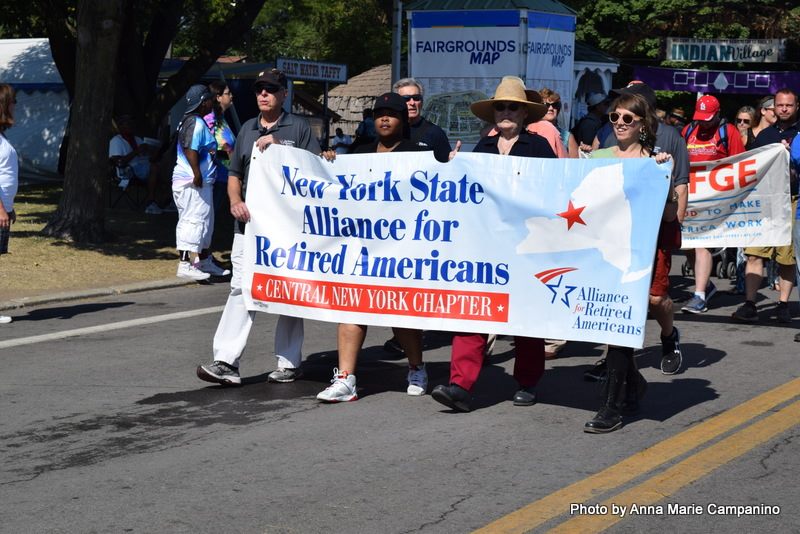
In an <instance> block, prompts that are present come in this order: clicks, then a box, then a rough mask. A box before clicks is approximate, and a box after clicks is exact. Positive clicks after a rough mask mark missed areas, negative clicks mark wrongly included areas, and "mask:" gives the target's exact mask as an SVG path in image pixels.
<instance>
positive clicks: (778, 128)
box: [733, 88, 800, 323]
mask: <svg viewBox="0 0 800 534" xmlns="http://www.w3.org/2000/svg"><path fill="white" fill-rule="evenodd" d="M773 104H774V108H775V116H776V117H777V120H776V121H775V124H773V125H772V126H768V127H766V128H764V129H763V130H761V131H760V132H759V134H758V135H757V136H756V140H755V143H753V148H758V147H762V146H766V145H769V144H772V143H782V144H783V145H784V146H786V147H787V149H788V148H789V147H790V145H791V143H792V142H793V140H794V138H795V137H796V136H797V133H798V127H799V126H800V125H798V120H797V117H798V102H797V93H795V92H794V91H793V90H791V89H788V88H784V89H781V90H780V91H778V92H777V93H775V98H774V101H773ZM789 189H790V194H791V199H792V200H791V202H792V213H796V210H797V196H798V176H797V173H796V172H791V173H790V182H789ZM793 221H794V219H793ZM744 253H745V256H746V257H747V264H746V265H745V281H744V282H745V302H744V304H742V305H741V306H739V308H737V309H736V311H735V312H733V320H734V321H738V322H745V323H755V322H757V321H758V310H757V308H756V294H757V293H758V288H759V287H761V282H762V280H763V271H764V260H769V259H775V261H776V262H777V263H778V274H780V282H779V284H780V291H779V295H778V305H777V306H776V307H775V315H776V318H777V320H778V322H780V323H791V322H792V315H791V312H790V310H789V296H790V295H791V293H792V288H793V287H794V279H795V271H796V266H795V265H796V264H795V258H794V251H793V250H792V245H791V243H789V244H786V245H784V246H780V247H748V248H746V249H744Z"/></svg>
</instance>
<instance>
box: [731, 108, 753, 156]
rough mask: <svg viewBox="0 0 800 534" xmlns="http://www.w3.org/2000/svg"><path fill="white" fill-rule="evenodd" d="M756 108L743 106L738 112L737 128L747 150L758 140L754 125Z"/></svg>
mask: <svg viewBox="0 0 800 534" xmlns="http://www.w3.org/2000/svg"><path fill="white" fill-rule="evenodd" d="M756 121H757V119H756V108H754V107H753V106H742V107H740V108H739V111H737V112H736V129H737V130H739V137H741V139H742V145H744V149H745V150H750V149H751V148H752V147H753V143H754V142H755V140H756V136H755V134H754V133H753V127H754V126H755V125H756Z"/></svg>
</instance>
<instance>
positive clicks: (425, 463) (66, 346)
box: [0, 282, 800, 534]
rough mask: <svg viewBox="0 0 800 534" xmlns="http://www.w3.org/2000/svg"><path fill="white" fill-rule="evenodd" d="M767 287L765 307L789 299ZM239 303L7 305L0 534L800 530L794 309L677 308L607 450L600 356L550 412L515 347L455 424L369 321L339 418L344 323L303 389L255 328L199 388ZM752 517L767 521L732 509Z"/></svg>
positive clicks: (575, 355)
mask: <svg viewBox="0 0 800 534" xmlns="http://www.w3.org/2000/svg"><path fill="white" fill-rule="evenodd" d="M720 285H721V286H722V287H727V282H723V283H722V284H720ZM761 293H762V295H763V296H764V297H765V300H764V301H763V303H762V305H763V306H764V308H765V309H768V308H769V307H771V305H770V304H769V299H771V298H774V297H775V293H774V292H772V291H769V290H766V289H764V290H762V292H761ZM676 294H678V295H683V296H685V295H686V293H685V291H684V290H683V289H682V286H681V282H679V283H678V288H677V291H676ZM226 295H227V287H226V286H225V284H218V285H212V286H199V285H198V286H188V287H182V288H174V289H165V290H160V291H153V292H147V293H138V294H128V295H121V296H116V297H104V298H98V299H94V300H89V301H80V302H67V303H61V304H51V305H47V306H43V307H41V308H33V309H21V310H16V311H12V312H11V315H13V316H14V319H15V321H14V322H13V323H11V324H10V325H2V326H0V358H1V359H2V362H3V371H4V372H3V375H2V377H0V400H1V402H2V404H0V450H2V458H3V462H2V468H1V469H0V499H1V500H2V503H3V504H2V506H0V531H2V532H10V533H11V532H13V533H26V532H36V533H38V532H65V533H66V532H69V533H77V532H142V533H149V532H170V533H178V532H248V533H250V532H253V533H256V532H279V533H295V532H297V533H306V532H326V533H328V532H330V533H339V532H341V533H349V534H352V533H362V532H363V533H375V532H381V533H386V534H388V533H402V532H429V533H441V532H444V533H449V532H453V533H460V532H469V531H473V530H476V529H481V528H484V527H485V531H487V532H513V531H519V532H524V531H535V532H543V531H546V530H550V529H554V530H555V531H561V532H593V531H601V530H604V529H607V531H608V532H615V533H616V532H703V533H707V532H733V531H740V532H770V533H773V534H777V533H784V532H786V533H788V532H800V512H799V511H798V503H800V489H799V488H798V485H797V483H796V481H797V476H798V473H800V471H799V470H798V467H799V466H800V454H798V441H800V440H798V433H800V408H799V406H800V379H798V375H799V374H800V373H799V371H800V363H798V362H799V360H798V352H800V351H798V349H799V348H800V344H797V343H794V342H793V336H794V334H795V333H796V332H797V330H798V328H800V318H798V317H797V315H798V314H797V310H794V311H795V319H794V322H793V324H792V325H789V326H787V325H778V324H776V323H774V321H772V320H770V319H768V318H767V317H766V312H765V319H764V320H763V321H762V324H760V325H757V326H749V325H738V324H733V323H731V322H730V320H729V319H728V317H729V316H730V313H731V312H732V311H733V309H734V307H735V304H737V303H738V300H739V298H738V297H734V296H731V295H726V294H720V295H718V296H717V297H715V299H714V301H712V309H710V310H709V312H708V313H707V314H705V315H702V316H686V315H681V314H678V316H677V320H678V322H677V324H678V326H679V327H680V328H681V331H682V337H683V347H684V355H685V362H686V366H685V368H684V370H683V371H682V372H681V373H680V374H677V375H674V376H665V375H662V374H661V372H660V371H659V369H658V364H659V361H660V347H659V343H658V329H657V328H656V327H655V323H653V322H652V321H650V322H648V329H647V342H646V346H645V348H644V349H643V350H641V351H638V352H637V360H638V362H639V365H640V367H641V368H642V370H643V373H644V375H645V376H646V377H647V379H648V380H649V381H650V387H649V390H648V393H647V396H646V398H645V400H644V404H643V411H642V413H641V414H640V415H639V416H637V417H635V418H632V419H627V420H626V425H625V426H624V427H623V428H622V429H621V430H619V431H617V432H615V433H612V434H609V435H603V436H600V435H590V434H585V433H583V431H582V427H583V423H584V422H585V421H586V420H588V419H589V418H591V416H592V415H593V414H594V412H595V411H596V409H597V407H598V405H599V397H598V389H597V386H595V385H594V384H591V383H587V382H584V381H583V380H582V373H583V371H584V370H586V369H587V368H588V367H589V366H590V365H591V364H592V363H593V362H594V361H595V360H596V359H597V358H599V357H600V356H601V355H602V347H600V346H595V345H591V344H586V343H570V344H569V345H568V346H567V348H566V349H565V351H564V353H563V355H562V357H560V358H559V359H557V360H553V361H551V362H548V364H547V372H546V374H545V376H544V378H543V380H542V382H541V384H540V388H539V394H540V402H539V403H538V404H537V405H536V406H533V407H514V406H512V405H511V403H510V402H509V399H510V397H511V395H512V394H513V392H514V386H515V383H514V381H513V379H512V378H511V376H510V368H511V365H512V363H513V356H512V353H511V343H510V340H509V339H501V340H500V341H498V345H497V348H496V350H495V355H494V356H493V357H492V358H491V360H490V361H489V364H488V365H487V366H486V367H485V368H484V371H483V373H482V375H481V379H480V381H479V383H478V385H477V387H476V390H475V399H474V402H473V406H474V408H475V410H474V411H473V412H472V413H468V414H457V413H451V412H450V411H448V410H447V409H445V408H444V407H443V406H441V405H439V404H438V403H436V402H434V401H433V400H432V399H431V398H430V396H424V397H421V398H414V397H409V396H407V395H406V394H405V374H406V368H405V365H404V361H403V360H401V359H397V358H395V357H392V356H390V355H388V354H386V353H385V352H384V351H383V350H382V344H383V341H384V340H385V339H386V338H387V337H388V336H389V331H388V330H387V329H384V328H371V329H370V331H369V334H368V337H367V342H366V344H365V350H364V352H363V354H362V357H361V361H360V368H359V372H358V373H357V377H358V384H359V390H360V396H361V398H360V399H359V400H358V402H351V403H345V404H337V405H323V404H320V403H318V402H317V401H316V400H315V399H314V396H315V394H316V393H317V392H318V391H320V390H321V389H323V388H324V387H325V386H326V385H327V384H328V381H329V379H330V376H331V371H332V368H333V367H334V366H335V363H336V360H335V357H336V345H335V325H332V324H326V323H317V322H311V321H307V322H306V342H305V349H304V352H305V355H306V357H305V363H304V369H305V377H304V379H303V380H300V381H298V382H295V383H293V384H268V383H267V382H266V374H267V372H269V371H270V370H272V369H273V368H274V358H273V357H272V352H271V347H272V333H273V328H274V324H275V321H274V319H273V317H272V316H269V315H265V314H264V315H262V314H260V315H259V317H258V318H257V322H256V325H255V327H254V329H253V332H252V334H251V337H250V341H249V345H248V350H247V352H246V354H245V356H244V358H243V362H242V375H243V377H245V378H246V380H245V384H244V385H243V387H241V388H221V387H217V386H213V385H210V384H207V383H204V382H201V381H199V380H198V379H197V378H196V376H195V367H196V365H198V364H199V363H204V362H207V361H210V357H211V351H210V347H211V339H212V337H213V334H214V329H215V327H216V324H217V321H218V319H219V315H220V311H219V310H220V309H221V306H222V305H223V304H224V302H225V298H226ZM80 329H84V330H80ZM449 342H450V336H449V335H448V334H446V333H438V332H428V333H426V337H425V345H426V350H425V359H426V361H427V362H428V369H429V374H430V377H431V382H432V384H431V387H432V386H433V385H436V384H440V383H444V382H446V380H447V377H448V369H449V349H450V346H449ZM581 503H583V504H585V505H586V508H583V509H581V508H580V507H579V506H578V505H579V504H581ZM572 504H574V505H575V506H571V505H572ZM632 504H637V508H632V507H631V505H632ZM591 505H599V506H596V507H595V508H591ZM639 505H641V506H639ZM736 505H741V506H747V505H758V506H757V508H756V509H755V511H756V512H758V514H757V515H752V512H753V511H754V509H750V510H749V511H745V510H744V509H735V508H732V509H726V508H720V507H722V506H736ZM602 506H607V507H608V509H609V513H608V514H606V515H595V514H593V512H597V511H602ZM615 506H616V508H614V507H615ZM623 506H625V507H626V513H625V516H624V517H619V515H620V510H621V508H622V507H623ZM646 506H651V508H647V507H646ZM659 506H660V507H661V509H659ZM678 506H683V508H682V509H676V507H678ZM767 507H769V508H768V509H767ZM775 507H777V508H779V513H777V514H775V511H776V510H777V508H775ZM720 511H723V512H724V513H723V514H720V513H719V512H720ZM614 512H616V515H614ZM681 512H682V513H681Z"/></svg>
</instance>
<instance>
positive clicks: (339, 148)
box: [331, 128, 353, 154]
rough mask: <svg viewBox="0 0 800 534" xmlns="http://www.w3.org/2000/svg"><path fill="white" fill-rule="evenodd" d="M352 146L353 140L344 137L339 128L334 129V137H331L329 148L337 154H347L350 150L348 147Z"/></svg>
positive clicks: (347, 136) (346, 136)
mask: <svg viewBox="0 0 800 534" xmlns="http://www.w3.org/2000/svg"><path fill="white" fill-rule="evenodd" d="M352 144H353V138H352V137H350V136H349V135H345V133H344V132H343V131H342V129H341V128H336V135H335V136H334V137H333V142H332V143H331V148H332V149H333V150H334V151H335V152H336V153H337V154H347V152H348V151H349V150H350V145H352Z"/></svg>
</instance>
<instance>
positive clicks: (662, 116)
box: [656, 108, 667, 122]
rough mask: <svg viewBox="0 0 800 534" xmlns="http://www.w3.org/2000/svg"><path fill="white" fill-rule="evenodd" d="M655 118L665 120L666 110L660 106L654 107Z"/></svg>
mask: <svg viewBox="0 0 800 534" xmlns="http://www.w3.org/2000/svg"><path fill="white" fill-rule="evenodd" d="M656 118H657V119H658V122H664V121H666V120H667V110H665V109H661V108H656Z"/></svg>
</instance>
